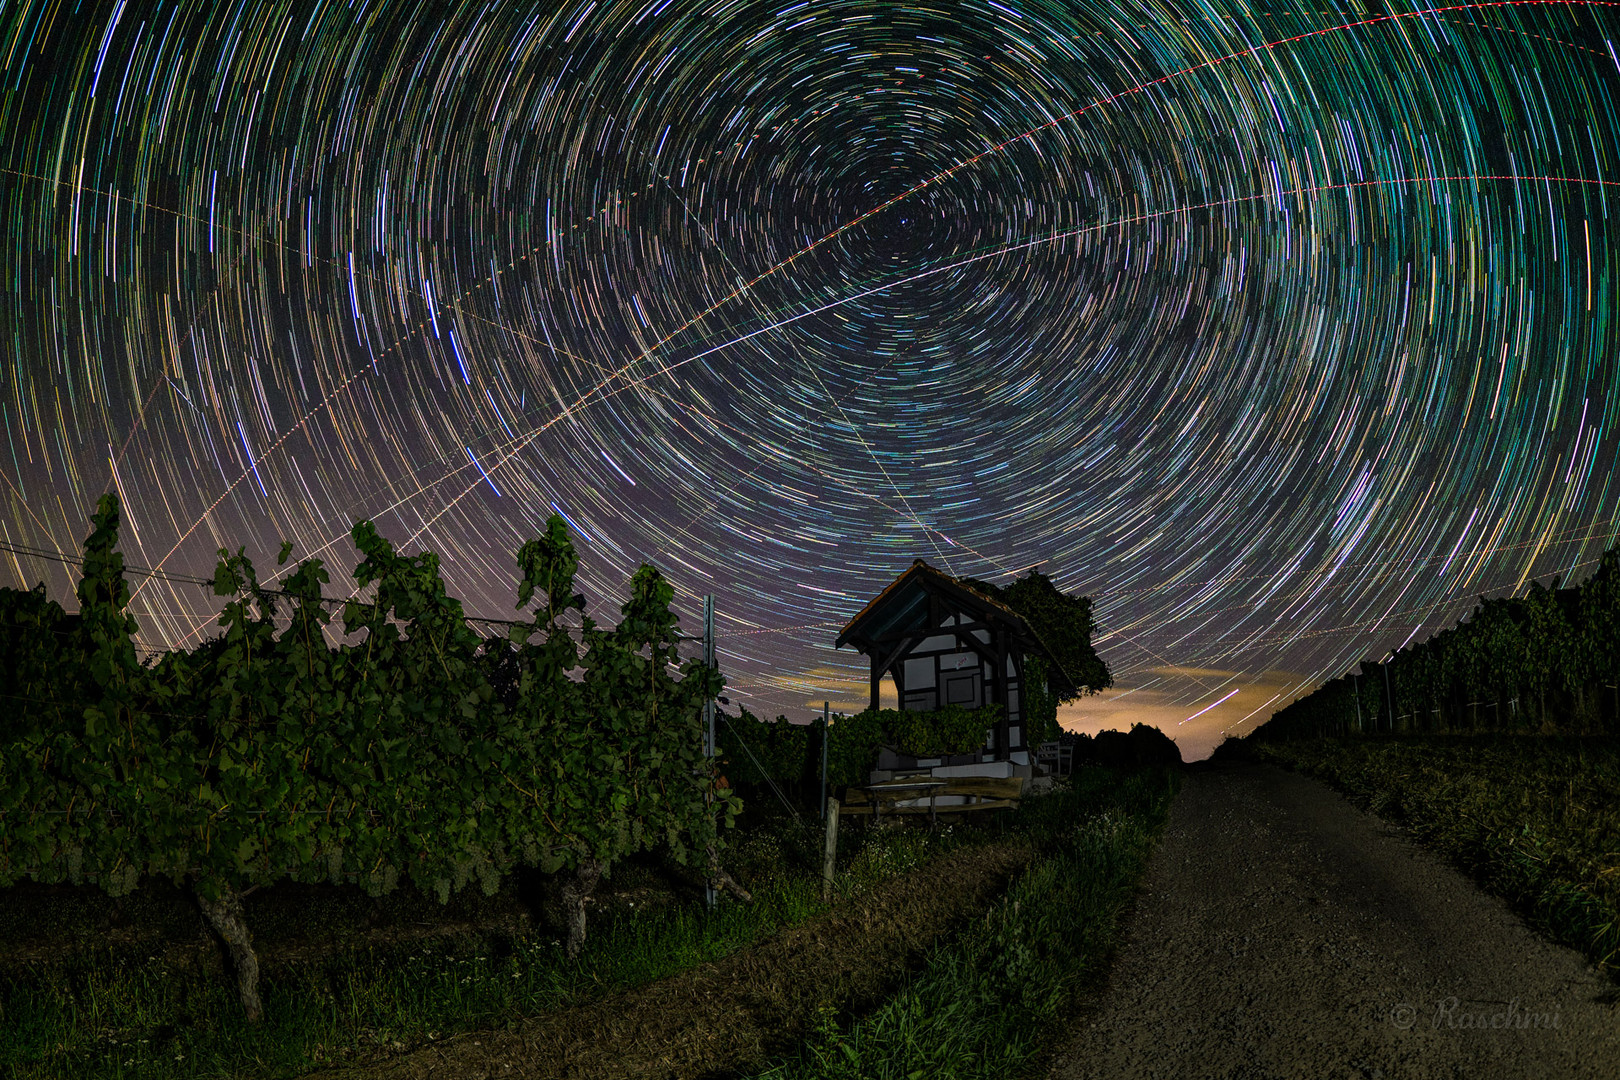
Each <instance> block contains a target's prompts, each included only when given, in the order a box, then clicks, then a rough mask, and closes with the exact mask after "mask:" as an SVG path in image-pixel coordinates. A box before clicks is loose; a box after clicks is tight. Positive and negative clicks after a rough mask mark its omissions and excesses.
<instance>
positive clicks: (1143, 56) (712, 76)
mask: <svg viewBox="0 0 1620 1080" xmlns="http://www.w3.org/2000/svg"><path fill="white" fill-rule="evenodd" d="M448 7H449V5H440V4H422V5H420V6H415V7H413V6H411V5H407V4H396V3H367V2H365V0H354V2H352V3H338V2H326V3H296V4H281V5H273V6H272V5H270V4H266V3H246V2H242V3H237V4H234V5H232V4H227V3H212V2H200V0H199V2H188V3H182V4H178V5H175V4H157V3H148V4H139V3H134V2H131V3H90V2H88V0H87V2H85V3H82V4H78V5H75V4H72V3H69V2H62V0H49V2H45V3H34V4H29V3H21V4H16V3H13V4H7V5H6V6H5V7H4V10H3V11H0V198H3V202H0V248H3V255H4V258H3V264H0V267H3V280H0V288H3V290H4V297H5V299H4V303H3V304H0V349H3V350H4V352H5V356H6V363H5V365H4V369H3V374H0V427H3V429H4V445H3V446H0V458H3V459H4V464H3V467H0V477H3V479H4V486H3V488H0V500H3V509H0V541H3V543H4V544H5V545H6V546H7V548H9V549H14V550H8V551H5V552H0V567H3V570H0V584H7V585H14V586H27V585H32V584H33V583H34V582H36V581H40V580H44V581H45V582H46V583H47V585H48V587H49V588H50V590H51V593H52V595H53V596H54V597H56V598H57V599H59V600H62V601H65V602H67V604H68V606H69V607H71V601H72V582H73V580H74V577H75V574H74V570H73V568H72V567H71V566H69V565H67V564H64V563H62V562H57V561H52V559H51V558H46V557H44V556H43V555H37V554H30V552H41V553H44V554H45V555H49V556H52V557H54V556H55V555H56V554H57V553H66V554H68V555H72V554H73V553H75V552H77V551H78V549H79V546H80V544H81V542H82V540H83V537H84V536H85V534H86V533H87V531H88V514H89V510H90V507H91V505H92V504H93V503H94V501H95V499H96V498H97V496H99V495H100V494H101V493H102V492H104V491H108V490H114V491H117V492H118V493H119V494H120V495H121V497H122V499H123V501H124V505H125V506H126V507H127V509H128V524H127V526H126V528H125V530H124V536H123V544H122V546H123V550H124V552H125V555H126V559H127V560H128V561H129V563H131V564H132V565H134V566H138V567H144V568H156V569H159V570H161V571H162V573H163V574H164V575H203V576H211V575H212V569H213V563H214V560H215V551H216V549H217V548H219V547H221V546H229V547H230V548H231V549H232V550H233V551H234V550H235V549H236V548H237V547H238V546H245V547H246V549H247V551H248V554H249V555H250V556H254V557H256V558H257V560H258V562H259V565H260V566H261V568H263V569H264V570H265V571H266V576H269V573H270V572H271V571H273V570H274V555H275V552H276V550H277V548H278V546H279V541H280V540H282V539H283V538H285V539H289V540H292V541H294V543H295V544H296V554H297V555H299V556H302V555H305V554H311V553H312V554H316V555H319V556H321V557H322V558H324V559H327V560H329V561H330V562H331V563H332V564H333V566H332V569H333V578H334V580H333V588H334V590H337V591H338V593H339V595H347V594H348V587H349V586H350V585H351V584H352V582H351V581H350V580H349V578H348V575H347V571H348V570H349V569H350V568H351V567H352V566H353V564H354V562H355V561H356V559H357V556H356V555H355V553H354V551H353V549H352V547H351V546H350V544H349V540H348V531H349V528H350V526H351V524H352V523H353V522H354V520H355V519H357V518H362V517H367V518H372V519H374V520H376V521H377V522H378V525H379V528H380V529H381V531H382V532H383V533H384V535H386V536H389V537H390V538H391V539H393V540H394V541H395V542H396V543H399V544H401V545H402V546H403V547H404V548H405V549H406V550H415V549H418V548H421V547H425V548H428V549H431V550H434V551H437V552H439V553H440V554H441V555H442V556H443V557H444V559H445V564H446V568H447V578H448V579H449V583H450V587H451V589H452V591H453V592H455V593H456V594H457V595H460V596H462V597H463V598H464V599H465V600H466V602H467V606H468V609H469V611H471V612H473V613H476V614H479V615H485V616H491V617H495V618H508V617H511V615H512V614H513V602H514V599H515V587H514V577H515V570H514V561H513V552H514V550H515V549H516V548H517V547H518V546H519V545H520V544H521V543H522V542H523V540H525V539H526V538H528V537H530V536H533V535H535V534H536V532H537V530H539V529H540V528H541V526H542V523H543V522H544V520H545V518H546V517H547V516H548V515H549V514H550V513H551V512H552V511H553V509H555V510H556V511H557V512H560V513H562V514H563V515H564V516H565V517H566V518H567V519H568V521H569V522H570V523H571V525H572V528H573V530H574V535H575V539H576V543H577V544H578V545H579V548H580V554H581V559H582V563H583V568H584V570H583V576H582V580H581V585H582V589H583V591H584V592H585V593H586V595H587V597H588V599H589V601H590V611H591V614H592V615H593V617H595V618H597V619H598V620H599V621H607V622H610V623H611V622H613V621H615V620H616V618H617V613H618V604H619V603H620V602H622V599H623V597H624V595H625V582H626V580H627V578H628V576H629V574H630V573H631V572H632V571H633V570H634V569H635V567H636V566H637V565H638V564H639V563H640V562H642V561H652V562H654V563H655V564H656V565H658V566H659V567H660V568H661V569H663V570H664V571H665V573H667V574H668V575H669V576H670V578H671V579H672V581H673V583H674V585H675V587H676V591H677V604H678V610H679V611H680V612H681V613H682V616H683V626H684V627H685V628H686V629H687V631H688V632H693V633H695V632H697V630H698V629H699V627H700V625H701V621H700V618H699V614H698V613H699V611H700V609H701V597H702V595H703V594H704V593H709V592H712V593H714V594H715V596H716V606H717V610H718V620H717V622H718V627H719V631H720V635H721V643H720V655H721V662H722V666H723V668H724V670H725V671H726V674H727V678H728V680H729V682H730V684H731V691H730V692H729V694H728V696H730V698H731V700H732V701H733V703H734V704H746V705H747V706H748V707H749V708H750V709H752V710H753V711H754V712H756V713H761V714H765V715H771V716H774V715H776V714H777V713H778V712H787V713H788V714H789V715H790V716H792V717H794V718H797V719H803V718H806V717H808V715H809V711H810V705H811V703H812V702H813V703H815V710H816V711H817V712H819V711H820V702H821V701H822V700H823V699H830V700H832V701H833V702H834V707H835V708H838V707H840V705H842V706H843V707H844V708H851V707H859V706H860V704H861V703H862V701H863V698H864V683H865V678H864V672H865V666H864V665H865V662H864V658H862V657H859V656H857V655H856V654H855V653H853V651H851V650H845V651H844V652H842V653H837V652H834V651H833V650H832V641H833V638H834V637H835V635H836V632H837V629H838V628H839V627H840V626H841V625H842V624H843V623H844V622H845V621H846V620H847V619H848V618H849V617H850V616H852V615H853V614H854V613H855V612H856V611H857V610H858V609H859V608H860V607H861V605H862V604H864V603H865V602H866V600H867V599H869V598H870V597H871V596H873V595H875V594H876V593H877V592H878V590H880V589H881V588H882V587H883V586H884V585H886V584H887V583H888V582H889V581H890V580H892V579H893V578H894V577H895V576H896V575H898V574H899V573H900V572H901V571H902V570H903V569H904V568H905V567H906V566H907V565H909V563H910V561H911V560H912V559H913V558H918V557H921V558H925V559H927V560H928V561H929V562H931V563H933V564H934V565H936V566H939V567H941V568H943V569H946V570H947V571H948V572H950V573H954V574H957V575H960V576H969V577H978V578H984V579H988V580H991V581H995V582H998V583H1006V582H1009V581H1011V580H1012V579H1013V577H1015V576H1016V575H1018V574H1020V573H1022V572H1023V571H1025V570H1026V569H1027V568H1029V567H1030V566H1032V565H1035V564H1040V565H1041V566H1042V568H1043V570H1044V571H1045V572H1047V573H1049V574H1051V575H1052V576H1053V577H1054V579H1055V580H1056V582H1057V583H1058V585H1059V586H1060V587H1061V588H1064V589H1066V590H1071V591H1080V592H1083V593H1086V594H1088V595H1091V596H1093V597H1095V598H1096V601H1097V614H1098V617H1099V620H1100V624H1101V631H1100V633H1099V636H1098V639H1097V640H1098V647H1099V651H1100V652H1101V654H1102V655H1103V656H1104V657H1105V658H1106V659H1107V660H1108V661H1109V663H1110V664H1111V666H1112V668H1113V670H1114V673H1115V679H1116V684H1117V685H1116V687H1115V688H1114V689H1113V690H1111V691H1107V692H1105V693H1104V694H1103V695H1101V696H1099V697H1096V698H1089V699H1086V700H1085V701H1084V702H1082V703H1080V704H1078V705H1076V706H1074V707H1071V708H1068V709H1066V710H1065V714H1064V715H1065V720H1066V722H1068V723H1070V724H1071V725H1072V726H1076V727H1080V728H1082V729H1085V730H1095V729H1096V728H1097V727H1100V726H1104V725H1117V724H1121V723H1124V724H1128V723H1129V722H1131V721H1132V720H1134V719H1146V720H1149V721H1150V722H1156V723H1159V724H1161V725H1162V726H1164V727H1165V728H1166V730H1167V731H1169V733H1170V734H1172V735H1173V736H1175V737H1177V738H1178V739H1180V740H1181V742H1182V746H1183V753H1184V754H1185V755H1186V756H1189V757H1198V756H1202V754H1203V753H1204V752H1206V751H1207V748H1208V746H1209V745H1210V744H1211V742H1212V741H1213V740H1215V739H1217V738H1218V737H1219V736H1218V732H1219V731H1221V730H1222V729H1228V728H1230V729H1234V730H1236V731H1239V732H1243V731H1247V730H1250V729H1252V727H1253V726H1254V725H1255V724H1257V723H1259V722H1261V721H1262V720H1263V719H1265V718H1266V717H1267V716H1269V715H1270V713H1271V711H1272V710H1273V709H1275V708H1278V707H1280V706H1281V705H1282V704H1284V703H1285V702H1286V701H1287V700H1289V699H1290V698H1292V697H1293V696H1295V695H1296V694H1298V693H1299V692H1302V691H1303V690H1306V689H1309V688H1310V687H1312V686H1314V685H1315V684H1316V683H1318V682H1320V681H1321V680H1322V679H1323V678H1325V677H1332V676H1334V675H1337V674H1340V673H1342V672H1343V671H1345V670H1347V669H1348V668H1349V667H1350V666H1351V665H1352V664H1354V663H1355V662H1356V661H1358V660H1360V659H1361V658H1363V657H1368V656H1372V657H1377V656H1379V655H1381V654H1382V653H1384V652H1386V651H1387V650H1389V649H1391V648H1394V647H1397V646H1400V645H1402V644H1404V643H1406V642H1408V641H1413V640H1419V639H1421V638H1423V637H1424V636H1426V635H1427V634H1429V633H1432V632H1433V631H1434V630H1437V629H1439V628H1440V627H1442V626H1445V625H1447V624H1449V623H1451V622H1454V621H1455V620H1456V619H1457V618H1458V617H1459V616H1460V615H1462V614H1464V613H1465V612H1466V611H1467V610H1469V609H1470V608H1471V607H1472V606H1473V604H1474V603H1475V601H1476V600H1477V598H1478V597H1479V596H1480V595H1482V594H1488V595H1493V596H1496V595H1503V594H1505V593H1508V592H1511V591H1515V590H1517V591H1522V590H1523V589H1524V588H1525V587H1527V585H1528V583H1529V582H1530V581H1531V580H1532V579H1540V580H1542V581H1543V582H1545V581H1547V579H1549V578H1550V577H1551V576H1552V575H1554V574H1563V575H1565V576H1566V578H1568V577H1570V576H1573V577H1575V578H1579V577H1581V576H1584V575H1585V574H1586V573H1589V572H1590V571H1591V569H1592V567H1593V566H1594V564H1595V561H1596V558H1597V556H1598V555H1599V554H1600V553H1601V552H1602V550H1603V549H1604V548H1605V547H1607V546H1608V545H1610V544H1612V543H1613V542H1614V541H1615V539H1616V538H1617V537H1620V521H1617V506H1620V483H1617V482H1616V476H1615V473H1616V468H1615V466H1616V459H1617V451H1620V434H1617V429H1620V402H1617V399H1616V388H1617V384H1620V325H1617V320H1616V314H1615V313H1616V307H1617V302H1620V301H1617V296H1616V292H1617V286H1620V223H1616V221H1615V220H1614V215H1616V214H1620V116H1617V113H1616V105H1617V101H1620V59H1617V55H1616V54H1617V50H1620V5H1616V4H1613V3H1609V4H1569V3H1509V4H1500V3H1498V4H1455V5H1448V6H1440V7H1434V8H1427V9H1422V8H1418V7H1414V6H1407V5H1400V4H1390V5H1387V6H1386V5H1382V4H1375V6H1371V7H1361V6H1355V5H1350V4H1345V5H1342V6H1335V5H1333V4H1330V3H1327V2H1324V3H1320V4H1312V5H1310V8H1311V10H1292V5H1291V4H1289V3H1278V4H1275V5H1266V4H1259V5H1257V6H1255V7H1253V8H1251V7H1250V6H1248V5H1245V4H1240V3H1232V4H1223V3H1208V4H1195V3H1186V4H1184V5H1181V6H1176V5H1170V4H1155V3H1146V2H1143V3H1123V2H1122V3H1104V2H1097V3H1085V4H1078V3H1067V4H1063V3H1056V2H1051V0H1038V2H1030V3H1023V2H1016V0H1008V2H1007V3H996V2H991V0H982V2H979V0H975V2H965V3H959V4H931V5H930V4H904V5H901V4H892V5H891V4H875V3H872V2H871V0H845V2H821V0H809V2H803V3H790V2H787V0H778V2H776V3H771V4H762V3H750V2H746V0H739V2H732V3H724V2H719V0H716V2H711V3H695V2H683V0H630V2H622V3H615V2H612V0H583V2H578V0H565V2H563V3H562V4H560V5H559V4H556V3H554V2H553V0H545V2H543V3H539V4H527V5H526V4H523V3H511V2H502V3H499V4H495V3H491V4H489V5H487V6H483V7H480V5H476V4H466V5H460V6H459V7H458V8H456V9H455V11H454V14H452V15H450V16H448V17H447V16H446V10H447V8H448ZM1610 200H1613V201H1614V204H1615V205H1614V207H1613V208H1612V209H1611V208H1610V206H1609V201H1610ZM289 568H290V564H289ZM133 580H134V582H135V583H136V584H137V585H138V588H137V590H136V594H135V597H134V601H133V604H132V608H133V610H134V612H135V613H136V615H137V617H138V619H139V621H140V624H141V628H142V630H141V634H142V641H143V643H144V644H145V645H147V646H150V647H152V648H164V647H173V646H181V645H193V644H195V643H196V642H197V641H198V640H199V639H200V638H201V637H203V636H206V635H209V634H210V633H213V632H217V629H216V627H215V626H214V624H213V620H214V618H215V617H216V615H217V611H218V604H219V601H218V600H217V599H216V598H215V597H213V596H212V594H211V592H210V590H209V589H206V588H201V587H198V586H197V585H195V584H192V583H189V582H187V581H184V580H175V579H173V578H153V577H138V578H134V579H133ZM1206 710H1207V711H1206ZM1188 717H1194V719H1191V720H1187V719H1186V718H1188Z"/></svg>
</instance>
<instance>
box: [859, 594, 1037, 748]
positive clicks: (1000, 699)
mask: <svg viewBox="0 0 1620 1080" xmlns="http://www.w3.org/2000/svg"><path fill="white" fill-rule="evenodd" d="M933 625H934V626H935V627H936V628H937V629H940V630H945V629H947V628H951V629H953V630H954V629H955V628H957V627H961V628H962V629H961V630H958V631H956V632H953V633H943V634H933V635H931V636H929V637H925V638H923V639H922V640H920V641H918V642H917V643H916V645H914V646H913V647H912V648H911V649H910V650H908V651H907V652H906V653H905V655H904V657H903V658H901V659H899V660H897V661H896V662H895V663H894V665H893V666H892V668H891V669H890V672H889V674H891V675H892V676H893V678H894V681H895V690H896V692H897V694H898V696H899V700H900V707H901V708H902V709H915V710H920V711H927V710H930V709H936V708H939V707H941V706H944V705H959V706H961V707H962V708H965V709H976V708H979V707H980V706H982V705H986V704H990V703H1000V704H1004V705H1005V706H1006V708H1007V718H1006V720H1004V721H1003V722H1002V723H1000V724H998V725H997V726H996V727H995V728H992V729H991V730H990V732H989V733H988V734H987V735H986V737H985V746H984V750H985V752H986V754H985V756H995V757H998V758H1005V757H1007V756H1008V754H1009V753H1010V752H1013V751H1018V750H1023V749H1024V741H1023V725H1022V724H1021V723H1020V721H1021V720H1022V714H1021V712H1020V709H1019V697H1020V695H1019V689H1020V676H1021V668H1022V662H1021V661H1022V658H1021V657H1020V656H1018V655H1017V654H1015V653H1014V654H1009V653H1008V652H1007V650H1006V648H1005V646H1004V645H1003V644H1002V643H1001V642H998V641H997V640H996V638H995V636H994V635H993V634H992V633H991V631H990V629H989V628H988V627H986V626H984V625H982V624H978V625H975V623H974V621H973V618H972V617H971V616H967V615H961V614H952V615H947V616H945V617H944V618H943V619H941V620H939V621H938V622H937V623H935V624H933ZM998 662H999V666H1000V667H1001V673H1000V675H999V677H998V674H997V666H998Z"/></svg>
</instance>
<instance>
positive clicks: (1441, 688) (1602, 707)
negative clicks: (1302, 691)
mask: <svg viewBox="0 0 1620 1080" xmlns="http://www.w3.org/2000/svg"><path fill="white" fill-rule="evenodd" d="M1487 730H1495V731H1540V732H1544V733H1563V734H1571V735H1579V734H1620V548H1611V549H1610V550H1609V551H1607V552H1605V553H1604V555H1603V558H1602V561H1601V562H1600V564H1599V567H1598V570H1597V572H1596V573H1594V574H1593V575H1592V576H1591V577H1590V578H1588V579H1587V580H1586V581H1584V582H1582V583H1581V584H1580V585H1579V586H1576V587H1572V588H1560V587H1559V582H1558V580H1557V579H1554V581H1553V584H1552V587H1551V588H1546V587H1544V586H1542V585H1541V584H1540V583H1539V582H1537V583H1533V584H1532V585H1531V587H1530V591H1529V593H1528V594H1527V595H1525V596H1519V597H1507V598H1502V599H1495V600H1486V599H1482V600H1481V601H1480V602H1479V605H1478V607H1476V608H1475V610H1474V612H1473V613H1472V614H1471V615H1470V616H1469V617H1468V618H1467V619H1466V620H1464V621H1462V622H1460V623H1458V624H1457V625H1456V626H1454V627H1450V628H1448V629H1445V630H1442V631H1440V632H1439V633H1437V634H1435V635H1434V636H1433V637H1431V638H1429V639H1428V640H1427V641H1424V642H1422V643H1420V644H1417V645H1414V646H1412V647H1410V648H1405V649H1400V650H1398V651H1396V652H1395V653H1394V654H1393V656H1391V657H1390V658H1388V659H1386V660H1385V661H1383V662H1381V663H1379V662H1374V661H1368V662H1366V663H1363V664H1362V665H1361V666H1360V669H1359V670H1358V671H1353V672H1350V673H1349V674H1346V675H1343V676H1341V677H1339V678H1337V679H1334V680H1332V681H1331V682H1328V683H1326V684H1325V685H1323V686H1322V687H1321V688H1319V689H1318V690H1316V691H1315V692H1314V693H1311V694H1309V695H1307V696H1305V697H1303V698H1300V699H1299V700H1297V701H1295V702H1293V703H1292V704H1290V705H1288V706H1287V707H1286V708H1284V709H1281V710H1279V711H1278V712H1277V713H1275V714H1274V715H1273V716H1272V717H1271V719H1270V720H1269V721H1267V722H1266V723H1265V724H1263V725H1261V726H1260V727H1259V728H1257V729H1256V730H1255V731H1254V732H1253V734H1252V735H1250V736H1249V738H1252V739H1254V740H1255V741H1257V742H1271V741H1279V740H1291V739H1312V738H1318V737H1322V736H1341V735H1364V734H1375V733H1380V732H1384V733H1388V732H1395V733H1413V732H1444V731H1487Z"/></svg>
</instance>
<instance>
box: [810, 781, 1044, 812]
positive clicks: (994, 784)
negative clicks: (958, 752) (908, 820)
mask: <svg viewBox="0 0 1620 1080" xmlns="http://www.w3.org/2000/svg"><path fill="white" fill-rule="evenodd" d="M1023 791H1024V778H1023V777H1021V776H939V777H931V778H927V779H924V778H922V777H905V778H897V779H894V780H885V781H883V782H882V783H878V784H866V785H862V786H858V787H857V786H851V787H850V788H849V790H848V791H846V792H845V793H844V799H843V802H842V805H843V806H845V807H847V808H853V807H866V806H870V807H871V808H872V817H873V818H874V819H876V818H878V817H880V816H881V815H882V813H883V812H884V811H885V810H887V811H888V812H889V813H893V814H928V815H930V816H931V817H932V816H934V815H937V814H953V813H962V812H964V811H970V810H1000V809H1002V808H1003V807H1009V806H1017V805H1018V799H1019V797H1020V796H1021V795H1022V794H1023ZM943 795H961V796H966V797H968V798H969V799H970V800H971V801H970V802H966V803H960V804H953V805H949V806H940V805H938V800H939V798H940V797H941V796H943ZM930 796H932V798H930ZM922 799H928V802H926V803H921V804H920V805H913V806H899V805H897V804H898V803H901V802H906V801H911V800H919V801H920V800H922Z"/></svg>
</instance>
